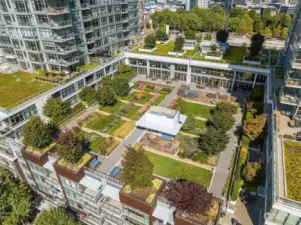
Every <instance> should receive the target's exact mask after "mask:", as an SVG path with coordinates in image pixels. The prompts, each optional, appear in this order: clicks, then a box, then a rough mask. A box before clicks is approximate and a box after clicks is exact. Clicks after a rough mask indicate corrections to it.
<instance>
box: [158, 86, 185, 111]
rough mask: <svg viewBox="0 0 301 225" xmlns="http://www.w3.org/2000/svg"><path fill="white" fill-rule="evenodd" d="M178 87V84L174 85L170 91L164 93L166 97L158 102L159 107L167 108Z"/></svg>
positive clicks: (175, 95)
mask: <svg viewBox="0 0 301 225" xmlns="http://www.w3.org/2000/svg"><path fill="white" fill-rule="evenodd" d="M179 88H180V85H177V86H175V88H174V89H173V90H172V92H170V93H169V94H168V95H166V97H165V98H164V100H163V101H162V102H161V103H160V104H159V106H160V107H165V108H167V107H168V106H169V104H170V103H171V102H172V100H173V99H174V98H175V97H177V94H178V90H179Z"/></svg>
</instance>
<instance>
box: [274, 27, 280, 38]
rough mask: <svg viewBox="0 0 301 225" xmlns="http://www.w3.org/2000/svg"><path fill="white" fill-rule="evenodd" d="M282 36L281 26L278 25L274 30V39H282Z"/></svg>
mask: <svg viewBox="0 0 301 225" xmlns="http://www.w3.org/2000/svg"><path fill="white" fill-rule="evenodd" d="M280 35H281V26H280V25H278V26H277V27H275V28H274V29H273V37H280Z"/></svg>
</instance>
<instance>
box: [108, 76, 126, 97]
mask: <svg viewBox="0 0 301 225" xmlns="http://www.w3.org/2000/svg"><path fill="white" fill-rule="evenodd" d="M112 83H113V89H114V91H115V94H116V95H118V96H125V95H127V94H128V93H129V88H130V86H129V82H128V80H127V79H123V78H116V79H113V82H112Z"/></svg>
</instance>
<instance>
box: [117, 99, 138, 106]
mask: <svg viewBox="0 0 301 225" xmlns="http://www.w3.org/2000/svg"><path fill="white" fill-rule="evenodd" d="M118 100H119V101H121V102H123V103H126V104H129V103H133V104H134V105H136V106H144V104H140V103H137V102H130V101H127V100H123V99H118Z"/></svg>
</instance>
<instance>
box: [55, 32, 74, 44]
mask: <svg viewBox="0 0 301 225" xmlns="http://www.w3.org/2000/svg"><path fill="white" fill-rule="evenodd" d="M53 39H54V41H57V42H65V41H70V40H73V39H74V35H73V34H66V35H63V36H54V37H53Z"/></svg>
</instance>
